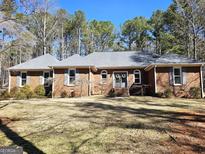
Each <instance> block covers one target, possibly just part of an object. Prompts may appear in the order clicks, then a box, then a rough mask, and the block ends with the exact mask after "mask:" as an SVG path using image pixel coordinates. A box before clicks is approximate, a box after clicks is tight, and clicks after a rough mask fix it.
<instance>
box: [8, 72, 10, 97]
mask: <svg viewBox="0 0 205 154" xmlns="http://www.w3.org/2000/svg"><path fill="white" fill-rule="evenodd" d="M8 71H9V83H8V84H9V85H8V92H9V93H10V92H11V72H10V70H8Z"/></svg>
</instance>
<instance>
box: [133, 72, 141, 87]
mask: <svg viewBox="0 0 205 154" xmlns="http://www.w3.org/2000/svg"><path fill="white" fill-rule="evenodd" d="M135 74H139V82H138V83H137V82H135V79H136V78H135ZM133 82H134V83H135V84H141V83H142V76H141V71H140V70H134V71H133Z"/></svg>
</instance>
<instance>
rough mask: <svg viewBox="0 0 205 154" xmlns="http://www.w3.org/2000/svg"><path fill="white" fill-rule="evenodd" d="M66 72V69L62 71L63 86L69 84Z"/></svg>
mask: <svg viewBox="0 0 205 154" xmlns="http://www.w3.org/2000/svg"><path fill="white" fill-rule="evenodd" d="M68 76H69V75H68V70H67V69H66V70H65V71H64V85H65V86H67V85H68V84H69V83H68Z"/></svg>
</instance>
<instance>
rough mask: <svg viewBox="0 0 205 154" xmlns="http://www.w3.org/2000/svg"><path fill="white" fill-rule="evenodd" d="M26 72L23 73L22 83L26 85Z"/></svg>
mask: <svg viewBox="0 0 205 154" xmlns="http://www.w3.org/2000/svg"><path fill="white" fill-rule="evenodd" d="M26 76H27V74H26V73H21V85H22V86H24V85H26Z"/></svg>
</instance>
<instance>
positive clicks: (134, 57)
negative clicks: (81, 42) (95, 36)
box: [85, 51, 158, 68]
mask: <svg viewBox="0 0 205 154" xmlns="http://www.w3.org/2000/svg"><path fill="white" fill-rule="evenodd" d="M157 57H158V56H157V55H156V54H153V53H149V52H140V51H138V52H137V51H126V52H123V51H122V52H121V51H119V52H94V53H92V54H90V55H88V56H86V57H85V59H86V60H87V61H88V62H91V63H92V64H93V65H94V66H96V67H97V68H106V67H136V66H138V67H145V66H147V65H148V64H150V63H153V62H155V59H156V58H157Z"/></svg>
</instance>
